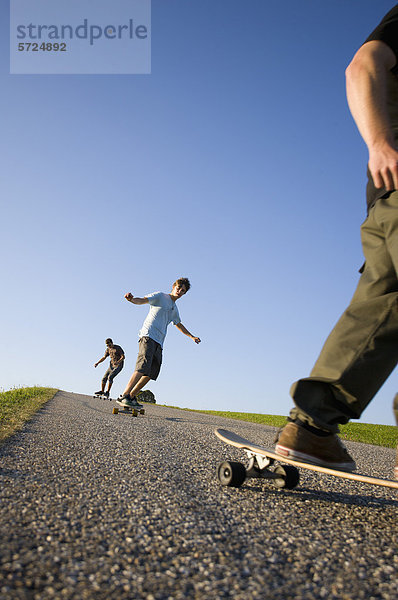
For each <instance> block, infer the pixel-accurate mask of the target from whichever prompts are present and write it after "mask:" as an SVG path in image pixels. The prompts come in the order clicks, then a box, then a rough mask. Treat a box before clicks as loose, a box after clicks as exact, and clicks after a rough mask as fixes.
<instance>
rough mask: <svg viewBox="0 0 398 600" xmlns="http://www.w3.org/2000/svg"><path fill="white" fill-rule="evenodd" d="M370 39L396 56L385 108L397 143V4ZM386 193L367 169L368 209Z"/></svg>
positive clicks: (388, 77)
mask: <svg viewBox="0 0 398 600" xmlns="http://www.w3.org/2000/svg"><path fill="white" fill-rule="evenodd" d="M372 40H377V41H380V42H384V43H385V44H387V46H389V47H390V48H391V50H392V51H393V52H394V54H395V56H396V58H397V63H396V64H395V66H394V67H393V68H392V69H391V71H389V73H388V74H387V110H388V116H389V119H390V123H391V128H392V131H393V134H394V138H395V141H396V142H397V145H398V4H396V5H395V6H394V8H392V9H391V10H390V12H388V13H387V14H386V16H385V17H384V18H383V19H382V21H381V22H380V23H379V25H378V26H377V27H376V29H375V30H374V31H373V32H372V33H371V34H370V36H369V37H368V38H367V39H366V41H365V43H366V42H370V41H372ZM388 194H389V192H387V191H386V189H385V188H376V187H375V185H374V183H373V179H372V176H371V174H370V172H369V169H368V185H367V188H366V202H367V206H368V211H369V209H370V208H371V207H372V206H373V204H374V203H375V202H376V200H378V199H379V198H382V197H383V196H385V195H388Z"/></svg>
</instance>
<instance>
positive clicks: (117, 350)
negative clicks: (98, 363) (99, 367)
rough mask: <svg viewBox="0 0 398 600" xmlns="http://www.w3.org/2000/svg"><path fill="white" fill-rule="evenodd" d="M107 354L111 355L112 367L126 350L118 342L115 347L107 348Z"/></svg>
mask: <svg viewBox="0 0 398 600" xmlns="http://www.w3.org/2000/svg"><path fill="white" fill-rule="evenodd" d="M105 356H110V358H111V367H116V366H117V363H118V361H119V360H120V359H121V357H122V356H124V350H123V348H121V347H120V346H118V345H117V344H114V345H113V348H107V349H106V352H105Z"/></svg>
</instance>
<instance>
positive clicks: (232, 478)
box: [214, 429, 398, 490]
mask: <svg viewBox="0 0 398 600" xmlns="http://www.w3.org/2000/svg"><path fill="white" fill-rule="evenodd" d="M214 433H215V434H216V436H217V437H218V438H220V440H222V441H223V442H226V443H227V444H230V445H231V446H235V447H236V448H241V449H242V450H244V451H245V452H246V454H247V455H248V457H249V466H248V467H247V468H246V467H245V466H244V465H243V464H242V463H239V462H229V461H226V462H223V463H221V464H220V465H219V466H218V469H217V477H218V480H219V481H220V483H221V485H225V486H230V487H240V486H241V485H242V484H243V483H244V481H245V479H246V477H256V478H263V479H270V480H271V481H272V483H273V484H274V485H275V486H276V487H277V488H287V489H293V488H295V487H296V486H297V485H298V483H299V480H300V474H299V470H298V468H297V467H300V468H301V469H308V470H309V471H316V472H318V473H325V474H326V475H333V476H334V477H341V478H343V479H350V480H351V481H361V482H362V483H368V484H370V485H379V486H384V487H388V488H393V489H396V490H398V481H393V480H391V479H378V478H376V477H370V476H369V475H361V474H360V473H349V472H346V471H337V470H335V469H328V468H326V467H320V466H318V465H312V464H310V463H304V462H301V461H297V460H292V459H290V458H285V457H283V456H279V454H275V452H272V451H271V450H268V449H267V448H264V446H258V445H257V444H253V443H252V442H251V441H250V440H247V439H245V438H244V437H241V436H240V435H238V434H236V433H233V432H232V431H228V430H227V429H215V430H214ZM275 461H278V462H280V463H283V466H282V465H277V466H276V467H273V465H274V463H275ZM270 467H273V469H272V470H271V469H270Z"/></svg>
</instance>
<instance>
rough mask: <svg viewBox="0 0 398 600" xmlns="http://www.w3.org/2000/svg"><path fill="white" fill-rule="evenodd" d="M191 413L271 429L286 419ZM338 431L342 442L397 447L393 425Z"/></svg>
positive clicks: (343, 427) (345, 427)
mask: <svg viewBox="0 0 398 600" xmlns="http://www.w3.org/2000/svg"><path fill="white" fill-rule="evenodd" d="M174 408H177V407H174ZM182 410H191V411H192V409H190V408H184V409H182ZM192 412H200V413H205V414H207V415H214V416H216V417H225V418H227V419H236V420H239V421H249V422H250V423H261V424H263V425H270V426H271V427H283V425H285V424H286V417H281V416H278V415H261V414H256V413H237V412H225V411H218V410H193V411H192ZM340 430H341V432H340V437H341V438H342V439H343V440H350V441H351V442H362V443H363V444H373V445H374V446H384V447H385V448H396V447H397V445H398V427H394V426H393V425H372V424H371V423H348V424H347V425H341V427H340Z"/></svg>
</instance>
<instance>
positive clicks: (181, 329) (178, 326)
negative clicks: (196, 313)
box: [176, 323, 200, 344]
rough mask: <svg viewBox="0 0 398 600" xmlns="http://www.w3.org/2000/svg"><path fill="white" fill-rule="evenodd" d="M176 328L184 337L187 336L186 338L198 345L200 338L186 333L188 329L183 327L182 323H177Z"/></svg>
mask: <svg viewBox="0 0 398 600" xmlns="http://www.w3.org/2000/svg"><path fill="white" fill-rule="evenodd" d="M176 327H177V329H179V330H180V331H181V333H184V334H185V335H187V336H188V337H190V338H191V339H193V341H194V342H195V343H196V344H200V338H198V337H196V336H195V335H192V333H190V332H189V331H188V329H187V328H186V327H184V325H183V324H182V323H177V325H176Z"/></svg>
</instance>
